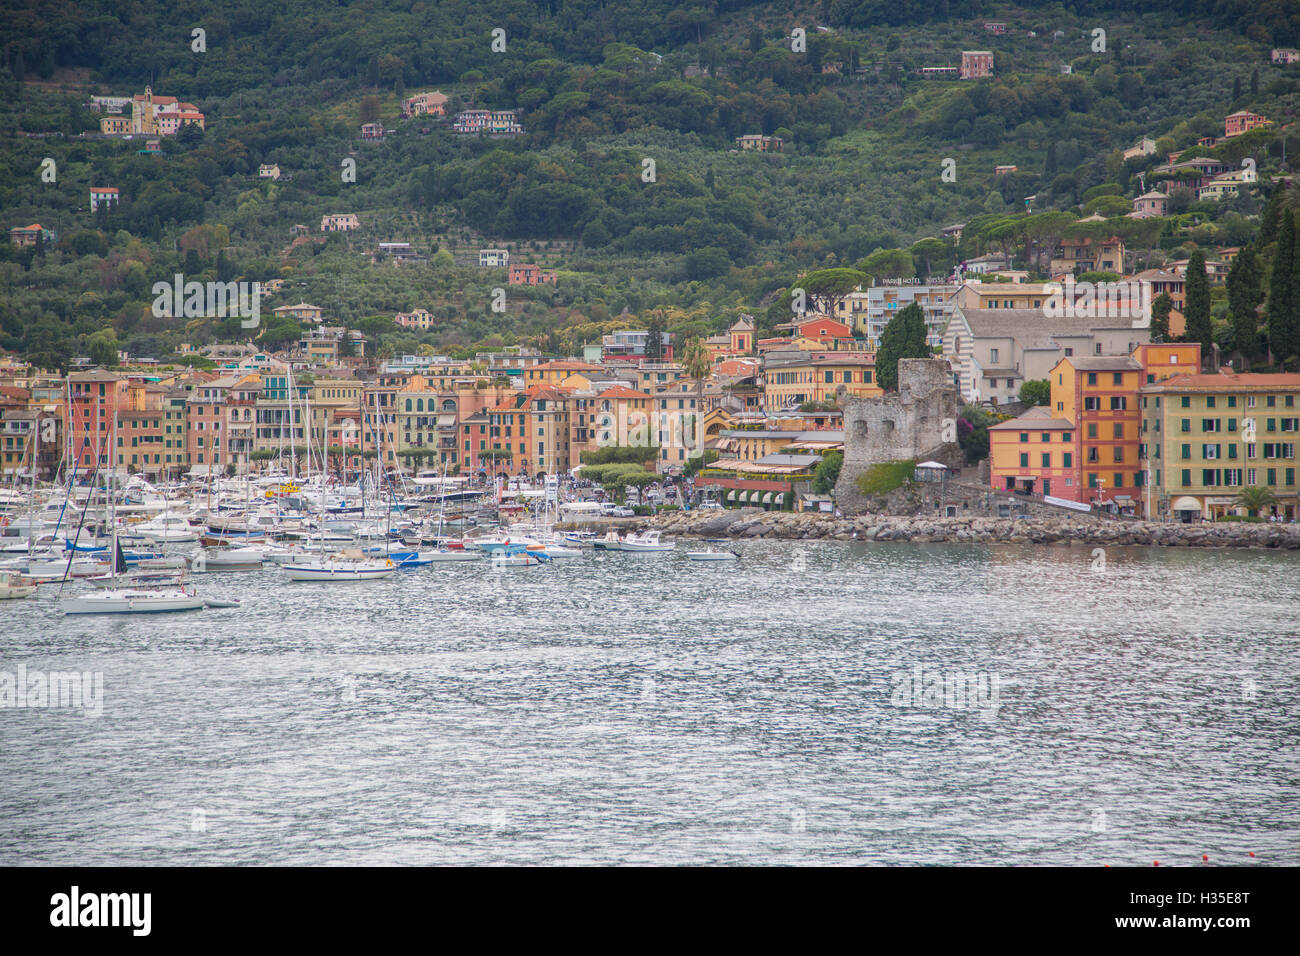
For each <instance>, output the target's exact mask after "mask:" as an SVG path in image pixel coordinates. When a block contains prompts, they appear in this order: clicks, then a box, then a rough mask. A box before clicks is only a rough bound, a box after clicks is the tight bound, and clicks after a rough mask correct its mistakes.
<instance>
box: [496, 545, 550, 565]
mask: <svg viewBox="0 0 1300 956" xmlns="http://www.w3.org/2000/svg"><path fill="white" fill-rule="evenodd" d="M489 560H490V562H491V564H492V567H493V569H496V568H532V567H536V566H537V565H539V564H543V563H545V562H549V561H550V560H551V559H550V557H549V556H547V555H546V554H543V553H540V552H537V551H529V550H528V549H527V548H525V547H524V546H523V545H515V544H512V545H510V546H509V547H508V548H502V549H501V550H499V551H493V552H492V554H491V555H490V556H489Z"/></svg>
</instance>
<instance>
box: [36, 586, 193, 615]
mask: <svg viewBox="0 0 1300 956" xmlns="http://www.w3.org/2000/svg"><path fill="white" fill-rule="evenodd" d="M203 604H204V602H203V598H201V597H199V596H197V595H196V594H195V593H194V591H193V589H187V588H184V587H168V588H108V589H106V590H103V591H96V592H94V593H92V594H80V595H77V596H76V597H69V598H64V599H63V602H62V607H63V613H64V614H156V613H161V612H164V611H197V610H200V609H201V608H202V607H203Z"/></svg>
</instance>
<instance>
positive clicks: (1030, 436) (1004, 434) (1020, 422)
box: [989, 405, 1078, 501]
mask: <svg viewBox="0 0 1300 956" xmlns="http://www.w3.org/2000/svg"><path fill="white" fill-rule="evenodd" d="M1074 436H1075V428H1074V423H1073V422H1072V421H1069V420H1068V419H1065V418H1061V417H1059V416H1057V417H1053V415H1052V412H1051V411H1050V410H1049V409H1048V408H1047V406H1044V405H1038V406H1035V407H1034V408H1031V409H1029V411H1027V412H1025V413H1024V414H1023V415H1021V416H1019V417H1018V418H1013V419H1012V420H1011V421H1009V422H1002V423H1000V424H998V425H991V426H989V476H990V484H991V485H992V486H993V487H994V488H996V489H998V490H999V491H1013V492H1017V493H1020V494H1030V495H1033V494H1038V495H1051V496H1052V497H1055V498H1065V499H1067V500H1070V501H1077V500H1078V480H1077V478H1076V475H1077V471H1078V470H1077V469H1076V468H1075V462H1074V458H1075V455H1076V454H1077V452H1076V450H1075V440H1074Z"/></svg>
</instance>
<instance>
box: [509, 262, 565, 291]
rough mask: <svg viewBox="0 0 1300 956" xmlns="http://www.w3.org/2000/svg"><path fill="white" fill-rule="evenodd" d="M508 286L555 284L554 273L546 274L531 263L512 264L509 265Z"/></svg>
mask: <svg viewBox="0 0 1300 956" xmlns="http://www.w3.org/2000/svg"><path fill="white" fill-rule="evenodd" d="M507 281H508V282H509V283H510V285H541V284H542V283H543V282H549V283H551V284H552V285H554V284H555V281H556V275H555V273H554V272H546V271H545V270H543V269H542V268H541V267H540V266H535V265H533V264H532V263H531V262H512V263H511V264H510V278H509V279H508V280H507Z"/></svg>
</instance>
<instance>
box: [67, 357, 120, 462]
mask: <svg viewBox="0 0 1300 956" xmlns="http://www.w3.org/2000/svg"><path fill="white" fill-rule="evenodd" d="M127 385H128V382H127V379H126V376H124V375H119V374H118V373H116V372H106V371H102V370H96V371H93V372H73V373H72V374H71V375H69V376H68V392H69V404H70V405H71V409H72V414H71V420H70V423H69V427H68V447H69V449H70V454H71V457H72V460H73V461H75V462H76V465H77V468H78V469H79V470H81V471H82V472H87V471H89V470H90V469H93V468H94V467H95V462H96V460H98V462H99V464H100V465H101V466H103V467H107V466H108V465H109V464H110V462H109V458H110V455H109V448H110V447H111V442H112V431H113V422H114V421H116V418H117V412H118V409H119V408H121V407H125V406H126V401H127V398H126V392H127Z"/></svg>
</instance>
